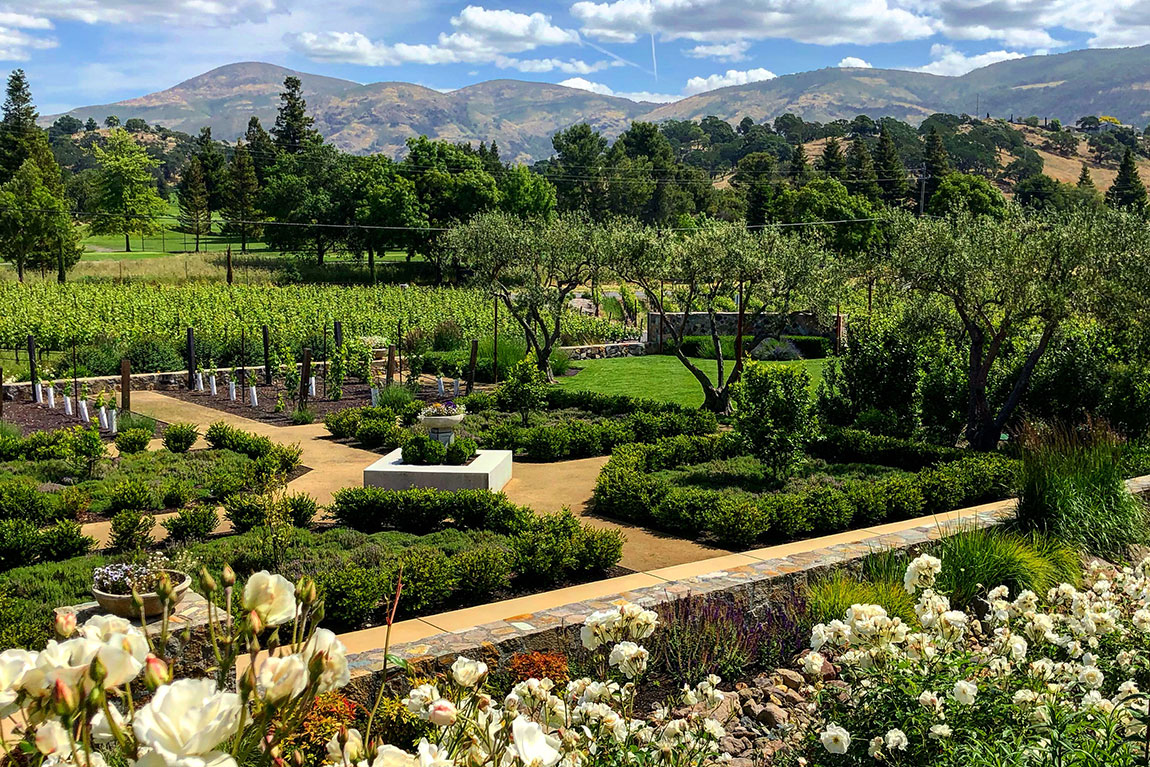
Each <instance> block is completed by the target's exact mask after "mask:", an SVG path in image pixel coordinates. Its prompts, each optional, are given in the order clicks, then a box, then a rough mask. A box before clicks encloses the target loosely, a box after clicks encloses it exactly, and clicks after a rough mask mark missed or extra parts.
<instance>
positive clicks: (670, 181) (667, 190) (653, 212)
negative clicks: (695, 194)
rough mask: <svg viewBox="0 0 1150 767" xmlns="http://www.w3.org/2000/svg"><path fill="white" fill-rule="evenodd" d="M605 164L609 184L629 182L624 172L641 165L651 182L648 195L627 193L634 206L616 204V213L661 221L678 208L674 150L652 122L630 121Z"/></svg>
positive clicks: (667, 218)
mask: <svg viewBox="0 0 1150 767" xmlns="http://www.w3.org/2000/svg"><path fill="white" fill-rule="evenodd" d="M606 168H607V175H608V181H607V184H608V186H609V187H614V186H617V185H620V184H623V185H626V184H629V183H630V177H629V175H628V174H629V173H633V172H635V171H636V170H638V169H640V168H645V169H646V171H647V173H648V174H649V176H650V178H651V180H652V181H653V182H654V183H653V186H652V187H651V194H650V196H648V197H646V199H643V200H640V199H638V198H637V197H636V196H635V195H633V194H631V195H629V198H630V199H631V200H632V201H633V202H634V203H636V204H635V206H634V207H633V208H632V209H630V210H626V209H618V208H616V209H615V212H616V213H618V214H621V215H628V216H634V217H635V218H638V219H640V220H642V221H646V222H648V223H663V222H666V221H669V220H671V219H673V218H674V217H675V216H676V215H677V214H678V213H679V212H681V207H680V206H677V205H676V204H675V191H676V187H675V184H674V178H675V170H676V169H675V157H674V152H673V151H672V149H671V144H670V142H668V141H667V138H666V136H664V135H663V134H662V133H661V132H660V131H659V128H658V126H657V125H655V124H654V123H649V122H640V121H636V122H633V123H631V127H629V128H628V129H627V130H625V131H623V133H622V134H620V136H619V138H618V139H617V140H616V141H615V143H614V144H613V145H612V146H611V149H610V151H609V152H608V153H607V162H606ZM629 191H633V190H629Z"/></svg>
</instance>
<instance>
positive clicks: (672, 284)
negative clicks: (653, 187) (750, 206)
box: [603, 221, 830, 413]
mask: <svg viewBox="0 0 1150 767" xmlns="http://www.w3.org/2000/svg"><path fill="white" fill-rule="evenodd" d="M607 239H608V240H609V242H610V244H609V247H606V248H603V252H604V253H607V254H609V255H608V256H607V258H608V262H609V263H610V265H611V268H612V269H613V270H614V271H615V272H616V273H617V274H618V275H619V276H620V278H621V279H623V280H626V281H628V282H631V283H634V285H635V286H636V287H638V288H640V289H641V290H642V291H643V292H644V293H645V294H646V298H647V302H648V304H649V305H650V307H651V309H652V311H653V312H654V313H655V314H656V315H657V317H658V321H659V323H660V325H661V327H662V329H663V330H662V332H663V334H665V335H669V336H670V338H671V339H672V340H673V341H674V345H675V356H676V357H677V358H678V359H679V361H680V362H682V363H683V365H684V366H685V367H686V368H687V370H689V371H690V372H691V375H693V376H694V377H695V379H696V380H697V381H698V382H699V386H700V387H701V388H702V390H703V407H704V408H705V409H707V410H712V411H714V412H716V413H727V412H730V409H731V387H732V386H733V385H734V384H735V383H737V382H738V381H739V379H740V378H741V377H742V374H743V365H744V361H745V359H746V356H747V355H748V354H751V353H752V352H753V351H754V350H755V349H756V348H757V347H758V346H759V345H760V344H762V343H763V341H765V340H766V339H767V338H771V337H776V336H778V335H780V334H781V333H782V332H783V331H784V330H785V329H786V325H787V322H788V319H789V317H790V314H791V312H792V310H793V309H794V308H795V307H796V306H798V305H799V302H800V301H807V302H808V303H807V304H804V308H805V306H807V305H809V301H810V299H811V298H812V296H813V295H815V294H816V293H817V292H818V288H820V287H822V286H823V285H824V284H825V282H826V278H827V276H828V274H829V272H830V258H829V255H828V254H827V252H826V251H824V250H823V249H822V248H821V247H820V245H819V241H818V239H817V238H812V237H809V236H800V235H798V234H789V233H783V232H781V231H780V230H779V229H777V228H774V227H767V228H764V229H761V230H758V231H750V230H748V229H747V228H746V227H744V226H742V225H739V224H724V223H714V224H709V225H706V226H702V227H700V228H698V229H696V230H693V231H690V232H685V233H678V232H677V233H673V234H667V235H660V234H659V233H657V232H656V231H654V230H652V229H648V228H643V227H640V226H639V225H637V224H635V223H634V222H624V221H620V222H615V224H614V225H613V226H612V227H611V230H610V234H609V236H608V237H607ZM669 293H670V294H673V295H674V296H675V300H677V301H679V302H680V303H681V304H682V306H681V307H678V308H679V309H681V310H682V311H681V312H679V311H676V307H674V306H672V304H671V299H670V298H669V297H668V294H669ZM732 296H735V297H736V301H737V305H738V306H737V310H736V311H737V315H736V333H735V359H734V360H732V361H731V365H730V368H729V369H728V368H727V360H725V359H724V358H723V349H722V341H721V338H720V334H719V313H720V312H721V311H722V309H723V305H724V304H725V303H726V301H727V300H729V299H730V297H732ZM700 313H701V314H705V315H706V316H707V321H708V325H709V329H710V335H711V341H712V343H713V344H714V349H715V364H716V371H715V372H716V375H715V380H714V381H712V380H711V378H710V377H709V376H708V375H707V373H706V371H704V370H703V369H702V368H700V367H699V366H698V365H696V364H695V363H694V362H693V361H692V360H691V359H690V358H689V357H688V356H687V355H686V354H685V353H684V351H683V338H684V337H685V336H686V335H687V331H688V328H689V326H690V320H691V315H692V314H695V315H697V314H700Z"/></svg>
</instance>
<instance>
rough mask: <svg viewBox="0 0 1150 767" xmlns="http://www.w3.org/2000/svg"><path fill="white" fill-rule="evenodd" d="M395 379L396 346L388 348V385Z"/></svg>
mask: <svg viewBox="0 0 1150 767" xmlns="http://www.w3.org/2000/svg"><path fill="white" fill-rule="evenodd" d="M394 378H395V344H392V345H390V346H388V347H387V385H388V386H391V382H392V380H393V379H394Z"/></svg>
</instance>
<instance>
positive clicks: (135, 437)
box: [116, 429, 152, 455]
mask: <svg viewBox="0 0 1150 767" xmlns="http://www.w3.org/2000/svg"><path fill="white" fill-rule="evenodd" d="M151 441H152V435H151V434H149V433H148V432H146V431H144V430H143V429H128V430H127V431H122V432H120V433H119V434H117V435H116V449H117V450H119V451H120V453H121V454H123V455H134V454H136V453H142V452H144V451H145V450H147V449H148V443H149V442H151Z"/></svg>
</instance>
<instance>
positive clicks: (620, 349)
mask: <svg viewBox="0 0 1150 767" xmlns="http://www.w3.org/2000/svg"><path fill="white" fill-rule="evenodd" d="M560 348H561V349H563V351H565V352H567V355H568V356H569V357H570V358H571V360H572V362H574V361H576V360H601V359H606V358H608V357H642V356H644V355H645V354H646V353H647V345H646V344H644V343H643V342H642V341H623V342H621V343H617V344H589V345H587V346H562V347H560Z"/></svg>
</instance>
